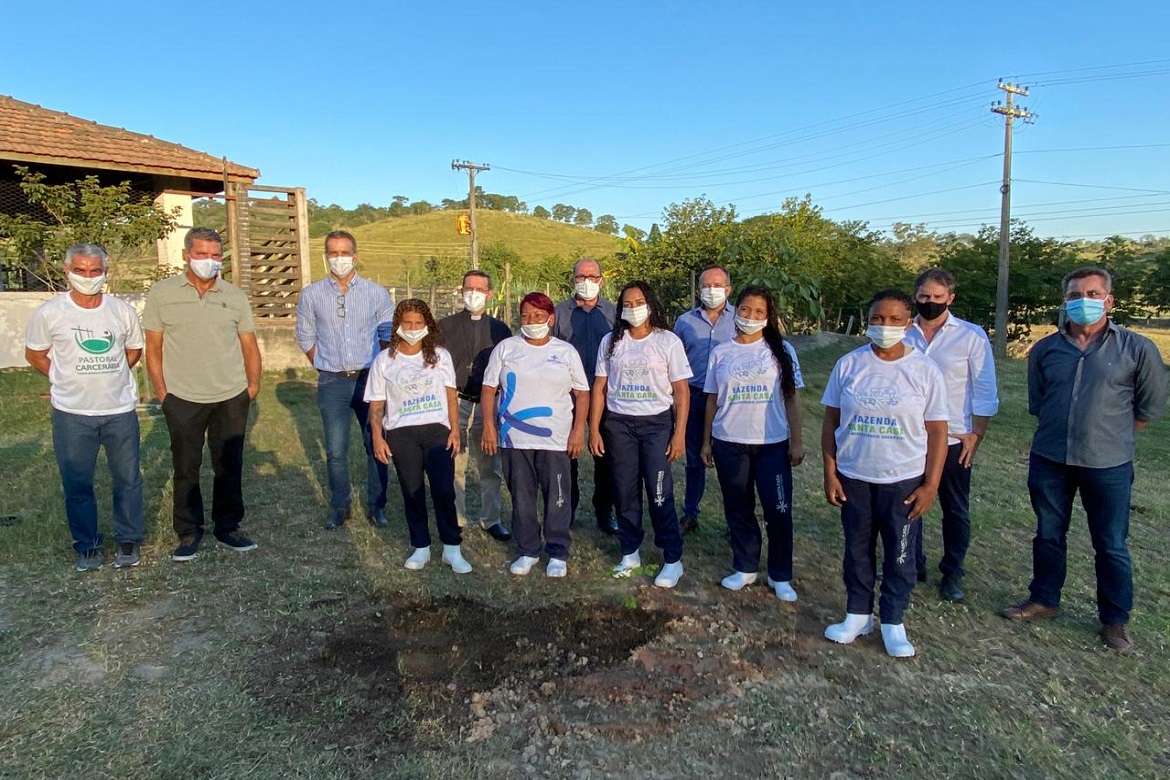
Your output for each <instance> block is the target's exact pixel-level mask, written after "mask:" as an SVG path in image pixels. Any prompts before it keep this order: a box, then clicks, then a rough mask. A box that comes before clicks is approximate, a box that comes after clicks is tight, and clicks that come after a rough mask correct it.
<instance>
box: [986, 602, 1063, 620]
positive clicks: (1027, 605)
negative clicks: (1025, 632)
mask: <svg viewBox="0 0 1170 780" xmlns="http://www.w3.org/2000/svg"><path fill="white" fill-rule="evenodd" d="M1059 611H1060V610H1058V609H1057V608H1056V607H1046V606H1044V605H1043V604H1037V603H1036V602H1035V601H1021V602H1020V603H1019V604H1012V605H1011V606H1010V607H1008V608H1007V609H1005V610H1003V611H1002V612H1000V613H999V614H1001V615H1003V616H1004V617H1005V618H1007V619H1008V620H1020V621H1023V622H1025V623H1026V622H1028V621H1031V620H1047V619H1048V618H1050V617H1056V613H1057V612H1059Z"/></svg>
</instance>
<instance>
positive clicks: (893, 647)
mask: <svg viewBox="0 0 1170 780" xmlns="http://www.w3.org/2000/svg"><path fill="white" fill-rule="evenodd" d="M882 643H883V644H885V646H886V653H888V654H889V655H891V656H893V657H894V658H913V657H914V645H912V644H910V640H909V639H907V638H906V624H905V623H898V624H896V625H890V624H888V623H882Z"/></svg>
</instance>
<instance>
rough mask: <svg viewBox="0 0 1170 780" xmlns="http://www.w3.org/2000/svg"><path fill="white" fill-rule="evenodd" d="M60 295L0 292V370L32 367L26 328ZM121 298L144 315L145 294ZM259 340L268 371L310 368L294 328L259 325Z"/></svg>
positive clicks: (265, 367)
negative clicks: (39, 309) (27, 354)
mask: <svg viewBox="0 0 1170 780" xmlns="http://www.w3.org/2000/svg"><path fill="white" fill-rule="evenodd" d="M181 243H182V242H181V241H180V244H181ZM56 294H57V293H48V292H0V369H3V368H25V367H27V366H28V363H26V362H25V359H24V328H25V326H26V325H27V324H28V319H29V317H31V316H32V313H33V311H34V310H35V309H36V308H37V307H38V306H40V305H41V304H42V303H43V302H45V301H47V300H48V299H49V298H52V297H53V296H54V295H56ZM118 297H119V298H122V299H123V300H125V301H127V302H129V303H130V304H131V305H132V306H134V308H135V309H137V310H138V312H139V313H141V312H142V304H143V302H144V301H145V299H146V295H145V293H132V294H127V295H119V296H118ZM256 340H257V341H259V342H260V354H261V355H262V356H263V358H264V370H265V371H283V370H284V369H288V368H308V366H309V361H308V359H307V358H306V357H305V353H304V352H301V350H300V347H298V346H297V342H296V339H295V338H294V334H293V328H292V326H291V325H257V327H256Z"/></svg>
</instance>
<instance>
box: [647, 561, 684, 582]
mask: <svg viewBox="0 0 1170 780" xmlns="http://www.w3.org/2000/svg"><path fill="white" fill-rule="evenodd" d="M682 576H683V565H682V561H675V562H674V563H664V564H662V571H660V572H658V576H657V577H655V578H654V584H655V585H657V586H658V587H660V588H673V587H674V586H675V585H678V580H679V578H680V577H682Z"/></svg>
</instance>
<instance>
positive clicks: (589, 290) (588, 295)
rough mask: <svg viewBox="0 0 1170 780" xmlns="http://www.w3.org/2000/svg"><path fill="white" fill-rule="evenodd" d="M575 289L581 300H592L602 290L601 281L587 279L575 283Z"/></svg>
mask: <svg viewBox="0 0 1170 780" xmlns="http://www.w3.org/2000/svg"><path fill="white" fill-rule="evenodd" d="M573 290H575V291H576V293H577V297H578V298H580V299H581V300H583V301H591V300H593V299H594V298H596V297H597V295H598V293H600V292H601V282H595V281H593V280H592V279H586V280H584V281H581V282H577V283H576V284H575V285H573Z"/></svg>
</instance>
